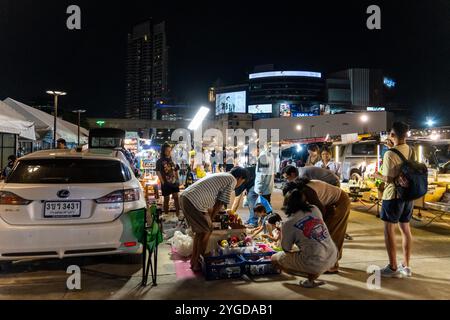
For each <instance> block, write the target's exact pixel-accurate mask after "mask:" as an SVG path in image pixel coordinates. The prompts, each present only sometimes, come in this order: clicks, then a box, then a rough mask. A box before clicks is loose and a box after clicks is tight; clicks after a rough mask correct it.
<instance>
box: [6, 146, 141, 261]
mask: <svg viewBox="0 0 450 320" xmlns="http://www.w3.org/2000/svg"><path fill="white" fill-rule="evenodd" d="M145 208H146V201H145V197H144V194H143V190H142V187H141V185H140V183H139V181H138V180H137V179H136V177H135V176H134V174H133V172H132V170H131V168H130V165H129V163H128V161H127V160H126V159H125V157H124V156H123V155H121V154H120V153H118V152H116V151H113V150H91V151H89V150H85V151H80V152H77V151H76V150H47V151H40V152H36V153H33V154H30V155H27V156H25V157H23V158H20V159H19V160H18V163H17V164H16V166H15V167H14V169H13V171H12V172H11V174H10V176H9V177H8V179H7V180H6V181H4V182H2V183H0V263H3V264H4V265H6V264H7V263H8V262H9V263H10V262H11V261H15V260H23V259H46V258H65V257H76V256H92V255H110V254H137V253H140V252H142V245H141V244H140V243H139V242H138V239H137V238H136V236H135V235H134V234H133V228H132V221H131V220H132V219H131V217H132V216H134V214H135V213H136V212H140V213H141V214H142V212H143V211H142V210H145ZM144 212H145V211H144Z"/></svg>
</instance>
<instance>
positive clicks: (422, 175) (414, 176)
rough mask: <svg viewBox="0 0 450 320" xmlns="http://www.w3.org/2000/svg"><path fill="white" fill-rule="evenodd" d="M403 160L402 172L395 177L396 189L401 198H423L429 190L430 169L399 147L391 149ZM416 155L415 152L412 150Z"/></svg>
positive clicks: (406, 199)
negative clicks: (398, 148)
mask: <svg viewBox="0 0 450 320" xmlns="http://www.w3.org/2000/svg"><path fill="white" fill-rule="evenodd" d="M389 151H392V152H394V153H395V154H396V155H398V156H399V157H400V159H401V160H402V161H403V163H402V166H401V169H400V174H399V175H398V177H397V178H396V179H395V189H396V192H397V195H398V197H399V198H400V199H402V200H405V201H412V200H417V199H420V198H422V197H423V196H424V195H426V194H427V192H428V169H427V166H426V165H424V164H423V163H420V162H418V161H415V160H414V157H410V159H406V157H405V156H404V155H403V154H402V153H401V152H400V151H399V150H397V149H391V150H389ZM412 154H413V155H414V152H412Z"/></svg>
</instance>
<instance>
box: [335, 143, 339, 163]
mask: <svg viewBox="0 0 450 320" xmlns="http://www.w3.org/2000/svg"><path fill="white" fill-rule="evenodd" d="M339 149H340V148H339V146H336V148H335V153H336V156H335V160H336V163H339V160H340V159H339Z"/></svg>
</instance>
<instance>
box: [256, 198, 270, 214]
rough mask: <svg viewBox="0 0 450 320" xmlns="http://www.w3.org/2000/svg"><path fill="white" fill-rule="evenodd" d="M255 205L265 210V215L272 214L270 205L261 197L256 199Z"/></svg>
mask: <svg viewBox="0 0 450 320" xmlns="http://www.w3.org/2000/svg"><path fill="white" fill-rule="evenodd" d="M257 204H262V205H263V206H264V208H266V212H267V213H271V212H273V209H272V206H271V205H270V203H269V201H267V199H266V198H264V197H263V196H259V197H258V200H256V203H255V205H257Z"/></svg>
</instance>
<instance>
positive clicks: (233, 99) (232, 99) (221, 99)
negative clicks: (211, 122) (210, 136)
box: [216, 91, 247, 115]
mask: <svg viewBox="0 0 450 320" xmlns="http://www.w3.org/2000/svg"><path fill="white" fill-rule="evenodd" d="M246 98H247V95H246V92H245V91H239V92H227V93H220V94H217V95H216V115H219V114H225V113H246V110H245V109H246V106H247V101H246Z"/></svg>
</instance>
